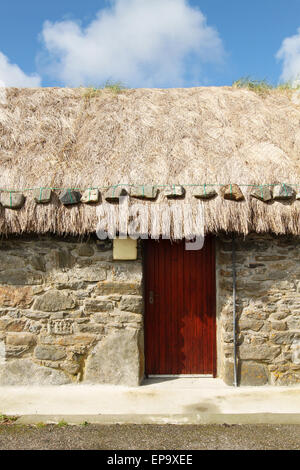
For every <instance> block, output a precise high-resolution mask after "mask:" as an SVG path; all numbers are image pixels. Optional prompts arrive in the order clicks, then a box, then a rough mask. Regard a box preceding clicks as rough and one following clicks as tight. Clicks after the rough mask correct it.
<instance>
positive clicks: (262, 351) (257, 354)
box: [239, 342, 281, 362]
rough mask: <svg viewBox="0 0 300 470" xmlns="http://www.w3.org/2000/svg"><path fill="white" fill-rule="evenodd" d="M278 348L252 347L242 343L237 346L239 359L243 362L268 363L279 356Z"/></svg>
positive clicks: (267, 346)
mask: <svg viewBox="0 0 300 470" xmlns="http://www.w3.org/2000/svg"><path fill="white" fill-rule="evenodd" d="M280 351H281V348H280V347H279V346H271V345H268V344H260V345H253V344H251V343H245V342H244V343H243V344H241V346H239V357H240V359H244V360H254V361H255V360H256V361H266V362H270V361H272V360H274V359H275V357H276V356H278V355H279V354H280Z"/></svg>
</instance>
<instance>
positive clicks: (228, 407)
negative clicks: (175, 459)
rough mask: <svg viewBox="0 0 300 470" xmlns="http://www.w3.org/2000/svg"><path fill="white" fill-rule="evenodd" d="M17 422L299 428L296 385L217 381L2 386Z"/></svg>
mask: <svg viewBox="0 0 300 470" xmlns="http://www.w3.org/2000/svg"><path fill="white" fill-rule="evenodd" d="M0 413H2V414H6V415H17V416H20V418H19V420H18V422H20V423H36V422H41V421H42V422H45V423H48V422H51V423H53V422H58V421H60V420H61V419H64V420H65V421H67V422H68V423H69V424H78V423H82V422H84V421H87V422H90V423H99V424H114V423H123V424H125V423H126V424H147V423H151V424H162V423H170V424H221V423H228V424H247V423H249V424H253V423H262V424H274V423H276V424H300V386H293V387H274V386H273V387H271V386H262V387H238V388H234V387H230V386H227V385H225V384H224V383H223V381H221V380H219V379H210V378H177V379H174V378H172V379H148V380H145V382H144V383H143V385H142V386H140V387H134V388H129V387H122V386H111V385H79V384H76V385H62V386H52V387H1V388H0Z"/></svg>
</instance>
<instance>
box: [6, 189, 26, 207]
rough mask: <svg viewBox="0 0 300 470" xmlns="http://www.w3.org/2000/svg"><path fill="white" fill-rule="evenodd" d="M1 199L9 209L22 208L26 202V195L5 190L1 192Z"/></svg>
mask: <svg viewBox="0 0 300 470" xmlns="http://www.w3.org/2000/svg"><path fill="white" fill-rule="evenodd" d="M0 201H1V204H2V206H3V207H5V208H7V209H21V207H23V205H24V203H25V197H24V194H22V193H13V192H11V193H10V192H5V193H1V196H0Z"/></svg>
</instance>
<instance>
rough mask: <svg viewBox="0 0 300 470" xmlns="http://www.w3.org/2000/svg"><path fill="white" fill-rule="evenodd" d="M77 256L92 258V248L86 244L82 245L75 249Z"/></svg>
mask: <svg viewBox="0 0 300 470" xmlns="http://www.w3.org/2000/svg"><path fill="white" fill-rule="evenodd" d="M77 253H78V256H93V254H94V248H93V247H92V246H91V245H90V244H88V243H82V244H81V245H79V247H78V249H77Z"/></svg>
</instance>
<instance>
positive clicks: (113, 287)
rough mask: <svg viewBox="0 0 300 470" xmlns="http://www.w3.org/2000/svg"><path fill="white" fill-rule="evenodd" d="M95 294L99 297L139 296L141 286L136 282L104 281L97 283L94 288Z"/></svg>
mask: <svg viewBox="0 0 300 470" xmlns="http://www.w3.org/2000/svg"><path fill="white" fill-rule="evenodd" d="M95 290H96V293H98V294H99V295H109V294H121V295H123V294H125V295H126V294H128V295H130V294H132V295H135V294H141V290H142V288H141V284H140V283H137V282H118V281H115V282H112V281H105V282H99V283H98V284H97V287H96V289H95Z"/></svg>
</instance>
